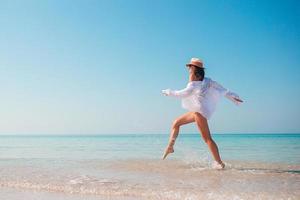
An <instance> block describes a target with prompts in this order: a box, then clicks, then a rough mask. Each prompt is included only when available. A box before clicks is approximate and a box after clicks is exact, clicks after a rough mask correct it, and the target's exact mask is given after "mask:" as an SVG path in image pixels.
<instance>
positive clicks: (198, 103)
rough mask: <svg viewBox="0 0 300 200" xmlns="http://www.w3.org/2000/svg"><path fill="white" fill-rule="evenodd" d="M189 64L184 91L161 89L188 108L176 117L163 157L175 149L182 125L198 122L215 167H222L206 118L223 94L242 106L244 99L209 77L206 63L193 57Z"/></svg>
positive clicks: (223, 165)
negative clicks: (204, 64) (206, 74)
mask: <svg viewBox="0 0 300 200" xmlns="http://www.w3.org/2000/svg"><path fill="white" fill-rule="evenodd" d="M186 66H187V67H188V69H189V83H188V84H187V86H186V88H184V89H182V90H171V89H166V90H162V93H163V94H164V95H166V96H174V97H178V98H180V99H182V107H183V108H185V109H187V110H188V111H189V112H187V113H185V114H183V115H182V116H180V117H178V118H177V119H175V120H174V122H173V125H172V129H171V134H170V138H169V144H168V146H167V148H166V150H165V153H164V155H163V159H165V158H166V157H167V155H168V154H170V153H173V152H174V148H173V146H174V144H175V140H176V138H177V136H178V133H179V128H180V126H182V125H184V124H189V123H192V122H196V124H197V127H198V129H199V131H200V132H201V134H202V138H203V140H204V141H205V143H206V144H207V145H208V148H209V150H210V151H211V153H212V155H213V157H214V159H215V163H214V166H213V167H214V168H219V169H223V168H224V167H225V164H224V163H223V162H222V160H221V157H220V154H219V150H218V146H217V144H216V143H215V142H214V140H213V139H212V137H211V134H210V131H209V127H208V123H207V120H209V119H210V117H211V116H212V114H213V112H214V111H215V108H216V104H217V102H218V101H219V99H220V97H222V96H225V97H227V98H228V99H230V100H231V101H233V102H234V103H235V104H236V105H239V104H240V103H241V102H243V101H242V100H241V99H240V98H239V96H238V95H237V94H235V93H233V92H231V91H229V90H227V89H225V88H224V87H223V86H222V85H220V84H219V83H217V82H216V81H213V80H212V79H210V78H208V77H206V76H205V71H204V70H205V68H204V67H203V62H202V61H201V60H200V59H198V58H192V59H191V61H190V62H189V63H187V64H186Z"/></svg>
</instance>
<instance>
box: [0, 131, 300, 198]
mask: <svg viewBox="0 0 300 200" xmlns="http://www.w3.org/2000/svg"><path fill="white" fill-rule="evenodd" d="M212 137H213V139H214V140H215V142H216V143H217V145H218V147H219V152H220V155H221V158H222V160H223V162H224V163H225V164H226V167H225V169H224V170H215V169H212V168H211V164H212V161H213V159H212V156H211V154H210V152H209V150H208V148H207V146H206V144H205V143H204V142H203V140H202V138H201V136H200V135H199V134H183V133H181V134H180V135H179V136H178V138H177V140H176V144H175V146H174V150H175V152H174V153H172V154H169V155H168V157H167V158H166V160H162V159H161V157H162V155H163V152H164V150H165V147H166V145H167V144H168V139H169V135H168V134H113V135H63V136H62V135H59V136H48V135H26V136H9V135H7V136H0V199H1V200H2V199H13V200H19V199H20V200H21V199H45V200H49V199H64V200H65V199H66V200H68V199H70V200H75V199H76V200H77V199H90V200H93V199H113V200H118V199H122V200H125V199H126V200H131V199H133V200H136V199H164V200H168V199H172V200H176V199H180V200H182V199H186V200H194V199H195V200H202V199H205V200H207V199H222V200H226V199H228V200H239V199H272V200H273V199H274V200H276V199H290V200H292V199H300V134H213V135H212ZM25 197H26V198H25Z"/></svg>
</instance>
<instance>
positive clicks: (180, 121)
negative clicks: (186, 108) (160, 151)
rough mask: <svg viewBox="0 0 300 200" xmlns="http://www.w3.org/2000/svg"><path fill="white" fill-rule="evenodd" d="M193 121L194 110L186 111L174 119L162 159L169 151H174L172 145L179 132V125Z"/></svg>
mask: <svg viewBox="0 0 300 200" xmlns="http://www.w3.org/2000/svg"><path fill="white" fill-rule="evenodd" d="M194 121H195V116H194V112H188V113H186V114H184V115H181V116H180V117H178V118H177V119H175V120H174V122H173V125H172V129H171V134H170V138H169V144H168V147H167V148H166V150H165V153H164V155H163V159H165V158H166V157H167V155H168V154H169V153H173V152H174V148H173V146H174V144H175V141H176V138H177V136H178V134H179V128H180V126H181V125H184V124H188V123H192V122H194Z"/></svg>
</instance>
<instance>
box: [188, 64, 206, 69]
mask: <svg viewBox="0 0 300 200" xmlns="http://www.w3.org/2000/svg"><path fill="white" fill-rule="evenodd" d="M190 65H193V66H196V67H199V68H203V69H205V67H200V66H197V65H195V64H192V63H187V64H185V66H186V67H188V66H190Z"/></svg>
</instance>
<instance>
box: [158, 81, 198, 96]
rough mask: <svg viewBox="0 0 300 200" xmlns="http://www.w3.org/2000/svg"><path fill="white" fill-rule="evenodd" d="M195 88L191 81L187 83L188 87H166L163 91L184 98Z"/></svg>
mask: <svg viewBox="0 0 300 200" xmlns="http://www.w3.org/2000/svg"><path fill="white" fill-rule="evenodd" d="M193 90H194V86H193V84H192V83H191V82H190V83H188V84H187V87H186V88H184V89H182V90H171V89H166V90H162V93H163V94H164V95H166V96H174V97H178V98H184V97H187V96H189V95H191V94H192V92H193Z"/></svg>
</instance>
